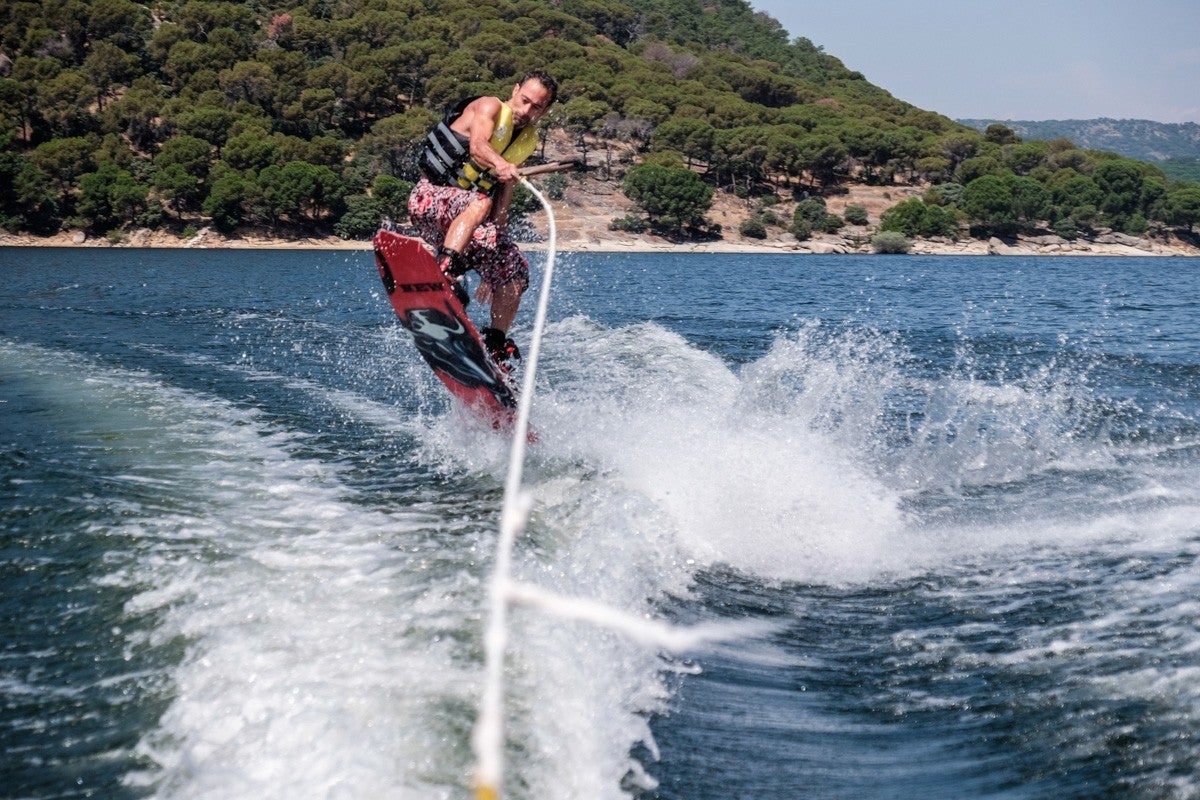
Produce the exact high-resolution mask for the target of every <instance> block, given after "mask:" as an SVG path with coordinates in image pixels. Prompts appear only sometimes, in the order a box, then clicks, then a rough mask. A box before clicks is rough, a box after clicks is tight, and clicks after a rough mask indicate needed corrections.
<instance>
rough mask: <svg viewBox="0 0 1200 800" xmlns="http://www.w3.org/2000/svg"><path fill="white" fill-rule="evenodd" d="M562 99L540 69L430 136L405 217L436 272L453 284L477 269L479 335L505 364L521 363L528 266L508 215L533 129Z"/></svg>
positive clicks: (452, 116)
mask: <svg viewBox="0 0 1200 800" xmlns="http://www.w3.org/2000/svg"><path fill="white" fill-rule="evenodd" d="M557 93H558V84H557V82H556V81H555V80H554V79H553V78H551V77H550V76H549V75H547V74H546V73H545V72H542V71H540V70H539V71H534V72H530V73H528V74H526V75H525V76H524V77H522V78H521V80H520V81H519V82H518V83H517V84H516V85H515V86H513V90H512V96H511V97H509V98H508V99H507V100H501V99H500V98H498V97H477V98H473V99H471V100H468V101H464V102H462V103H460V104H459V105H458V107H456V108H455V109H454V110H453V111H451V112H450V113H449V114H447V116H446V119H445V120H444V121H443V122H441V123H439V124H438V125H437V126H435V127H434V129H433V130H431V131H430V132H429V135H428V137H427V139H426V144H425V147H424V149H423V151H422V153H421V164H420V166H421V170H422V172H423V173H424V175H425V177H423V178H421V180H420V181H419V182H418V183H417V185H416V187H414V188H413V191H412V194H411V195H409V199H408V213H409V216H410V218H411V220H412V222H413V225H414V226H415V227H416V229H417V231H418V233H419V234H420V236H421V238H422V239H424V240H425V241H426V242H427V243H428V244H430V245H431V246H433V247H435V248H438V251H437V259H438V266H439V267H441V269H442V271H443V272H445V273H446V274H447V275H448V276H450V279H451V280H452V281H454V285H455V287H456V290H455V293H456V294H457V295H458V297H459V299H460V300H461V301H462V303H463V305H464V306H465V305H466V304H467V302H468V298H467V295H466V290H465V289H463V288H462V285H461V283H460V282H459V279H461V277H462V276H463V275H464V274H465V273H466V272H467V270H470V269H474V270H475V271H477V272H478V273H479V275H480V278H481V282H480V285H479V290H478V292H477V293H476V298H477V299H478V300H479V301H480V302H481V303H489V302H490V304H491V326H490V327H487V328H484V329H483V330H481V331H480V333H481V334H482V336H483V340H484V344H485V345H486V346H487V348H488V352H489V353H490V354H491V356H492V358H493V359H494V360H495V361H496V362H497V363H501V364H503V363H504V362H507V361H509V360H510V359H517V358H520V357H521V354H520V351H519V350H518V349H517V346H516V344H514V343H513V340H512V339H510V338H509V337H508V328H509V326H510V325H511V324H512V321H513V318H514V317H515V316H516V314H517V309H518V308H519V306H520V303H521V296H522V295H523V294H524V292H525V289H526V287H528V285H529V263H528V262H527V261H526V260H525V257H524V256H523V255H522V254H521V251H520V249H518V248H517V246H516V244H515V243H514V242H513V241H512V239H510V238H509V236H508V230H507V228H508V212H509V206H510V204H511V203H512V193H513V189H514V188H515V187H516V184H517V181H518V180H519V179H520V172H519V169H518V167H519V165H520V164H521V163H522V162H523V161H524V160H525V159H526V158H528V157H529V156H530V155H532V154H533V152H534V150H535V149H536V148H537V131H536V125H537V122H538V120H539V119H541V118H542V115H544V114H545V113H546V111H547V110H549V108H550V105H551V104H552V103H553V102H554V99H555V96H556V95H557Z"/></svg>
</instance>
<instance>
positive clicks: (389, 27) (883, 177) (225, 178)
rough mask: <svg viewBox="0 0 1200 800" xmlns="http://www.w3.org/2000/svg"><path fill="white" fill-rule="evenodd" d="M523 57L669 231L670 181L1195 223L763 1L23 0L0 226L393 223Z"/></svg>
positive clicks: (343, 226) (347, 231)
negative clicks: (973, 123) (909, 88)
mask: <svg viewBox="0 0 1200 800" xmlns="http://www.w3.org/2000/svg"><path fill="white" fill-rule="evenodd" d="M532 68H540V69H546V70H548V71H549V72H550V73H551V74H553V75H555V76H556V77H557V78H558V79H559V81H560V96H559V102H558V103H557V104H556V105H555V107H554V108H553V109H552V111H551V113H550V114H549V115H548V117H547V120H546V124H548V125H549V126H552V127H556V128H559V129H561V130H562V131H564V132H566V133H567V134H569V135H570V136H571V137H572V140H573V141H574V142H575V144H576V146H577V147H578V148H579V150H580V152H581V153H584V154H589V153H595V152H601V151H602V152H603V154H604V159H605V162H606V164H607V168H606V170H605V171H604V173H603V179H606V180H616V181H623V184H622V185H624V186H626V187H627V191H628V192H633V193H634V194H638V195H639V197H640V200H638V202H639V203H641V204H642V207H643V209H644V210H645V211H646V213H647V214H648V215H650V216H651V217H652V219H653V221H654V223H655V225H657V226H659V227H661V226H663V225H666V224H668V223H670V222H672V221H677V222H678V224H680V225H684V226H687V225H694V224H696V222H697V218H696V217H695V215H694V214H693V213H692V208H691V205H692V201H688V202H687V203H684V206H683V207H680V208H670V209H667V210H665V211H664V210H653V211H652V210H651V206H654V207H655V208H656V209H657V205H656V204H657V203H659V202H666V203H668V205H669V204H670V202H675V200H670V201H668V198H666V197H662V198H655V197H654V196H653V195H654V193H655V192H665V193H666V194H671V193H672V192H674V191H676V190H679V191H683V190H684V189H685V188H686V193H688V195H689V197H692V198H693V200H695V199H699V198H700V197H701V196H702V195H703V194H704V192H703V191H701V190H700V187H703V188H704V189H706V190H708V198H707V199H706V200H705V203H707V202H708V201H709V200H711V195H712V192H713V191H731V192H737V193H739V194H744V195H749V194H754V193H757V192H761V191H764V190H766V189H775V188H783V189H786V188H788V187H791V188H795V189H797V190H799V191H805V192H809V193H818V194H819V193H823V192H826V191H829V190H831V189H833V188H835V187H836V186H838V185H839V184H841V183H844V182H846V181H848V180H861V181H867V182H870V183H877V184H890V183H894V182H909V183H914V182H927V183H935V184H943V185H948V184H957V185H959V186H960V187H961V189H962V191H961V192H960V193H958V194H956V195H955V196H954V197H953V199H952V200H950V201H946V200H945V199H944V198H943V200H942V201H941V202H939V203H934V204H933V205H935V206H936V207H938V208H943V207H944V208H945V210H946V213H941V212H929V213H927V214H924V215H915V214H913V213H909V214H908V216H907V217H904V219H906V220H908V223H906V224H910V223H911V224H917V223H913V222H912V221H913V220H914V219H917V218H918V217H921V218H922V219H924V218H925V217H929V219H928V220H926V222H925V223H924V224H925V226H926V228H930V227H931V226H932V228H933V229H939V230H940V229H942V228H944V227H945V225H946V218H947V214H950V215H951V216H956V218H959V217H961V218H962V219H964V220H965V221H966V222H967V223H968V224H970V225H973V226H975V227H976V228H979V229H988V230H1011V229H1019V228H1021V227H1025V226H1030V225H1033V224H1036V223H1038V222H1039V221H1044V222H1048V223H1051V224H1058V223H1063V224H1066V223H1067V222H1070V224H1072V225H1075V226H1080V227H1088V226H1096V225H1107V226H1111V227H1115V228H1119V229H1124V230H1131V231H1133V230H1137V229H1139V228H1142V229H1144V227H1145V226H1146V225H1147V224H1149V223H1150V222H1158V223H1161V224H1174V225H1179V226H1181V227H1189V228H1190V227H1191V226H1192V225H1194V223H1195V219H1194V218H1193V211H1192V210H1191V209H1192V208H1193V205H1194V201H1193V199H1192V198H1193V194H1192V193H1191V192H1190V191H1187V190H1186V187H1188V186H1192V185H1194V184H1188V183H1186V182H1180V181H1176V180H1172V179H1170V178H1168V177H1167V176H1166V175H1164V174H1163V173H1162V172H1161V171H1160V170H1159V169H1157V168H1155V167H1152V166H1150V165H1148V164H1144V163H1142V162H1138V161H1134V160H1132V159H1125V158H1121V157H1119V156H1115V155H1114V154H1111V153H1103V152H1098V151H1093V150H1086V149H1080V148H1076V147H1075V146H1074V145H1073V144H1071V143H1070V142H1069V141H1066V140H1056V141H1052V142H1038V141H1034V142H1024V141H1022V140H1021V139H1020V138H1019V137H1018V136H1017V135H1016V134H1015V133H1013V131H1012V130H1010V129H1008V128H1006V127H1005V126H1003V125H993V126H991V127H989V128H988V130H987V131H986V132H985V133H980V132H978V131H976V130H973V129H971V128H968V127H965V126H962V125H958V124H956V123H954V122H953V121H951V120H950V119H948V118H946V117H944V116H941V115H939V114H936V113H933V112H930V111H925V110H922V109H919V108H916V107H914V106H912V105H910V104H908V103H905V102H902V101H900V100H898V99H896V98H894V97H892V96H891V95H890V94H888V93H887V92H886V91H884V90H883V89H880V88H879V87H877V86H874V85H872V84H871V83H869V82H868V81H866V80H865V79H864V78H863V76H862V75H861V74H859V73H857V72H854V71H852V70H849V69H847V68H846V67H845V66H844V65H843V64H842V63H841V62H840V61H839V60H838V59H837V58H835V57H833V56H832V55H829V54H826V53H824V52H823V51H822V50H821V48H819V47H817V46H815V45H814V44H813V43H812V42H810V41H809V40H808V39H805V38H797V39H794V40H789V37H788V34H787V32H786V31H785V30H784V29H783V27H782V26H781V25H780V24H779V23H778V22H777V21H776V20H774V19H772V18H771V17H770V16H768V15H765V14H762V13H758V12H755V11H754V10H753V9H752V8H751V7H750V5H749V4H748V3H747V2H746V0H706V2H704V3H698V2H695V0H561V1H560V2H556V3H554V4H547V3H544V2H541V1H540V0H484V2H480V0H470V2H468V0H439V2H437V3H429V2H425V1H424V0H342V1H341V2H338V3H327V2H315V1H309V0H305V1H304V2H297V0H256V2H254V3H240V2H227V1H226V0H166V2H162V3H156V4H154V5H153V6H147V5H142V4H140V3H137V2H134V1H133V0H92V2H83V0H23V2H14V3H6V4H3V5H0V181H2V183H3V186H4V189H5V191H3V192H0V226H2V227H4V228H7V229H10V230H29V231H35V232H39V233H48V232H53V231H54V230H58V229H60V228H65V227H83V228H87V229H90V230H93V231H97V232H106V231H108V230H113V229H121V228H126V227H130V226H134V225H182V224H183V222H184V220H191V221H204V222H205V223H211V224H215V225H217V226H219V227H222V228H224V229H228V230H232V229H236V228H237V227H238V226H241V225H280V224H289V225H295V226H298V227H300V228H303V229H310V230H324V231H337V232H338V233H340V234H342V235H354V236H361V235H364V232H368V233H369V230H368V229H369V228H370V221H369V218H370V217H371V216H372V215H374V214H388V215H391V216H395V215H398V214H400V213H402V211H403V199H402V198H400V199H398V198H397V197H396V195H395V192H396V189H397V187H404V186H409V185H411V183H412V182H413V181H415V180H416V179H417V178H418V175H417V173H416V171H415V165H414V159H413V153H414V148H415V147H416V146H418V144H419V142H420V140H421V139H422V137H423V136H424V133H425V131H426V129H427V128H428V126H429V125H430V124H431V123H432V122H433V121H434V120H436V119H438V118H439V117H440V116H441V114H442V112H443V109H444V108H445V107H446V106H447V105H448V104H449V103H451V102H453V101H455V100H457V99H460V98H462V97H464V96H470V95H477V94H482V93H491V94H501V95H503V94H506V92H507V90H508V88H509V87H510V86H511V85H512V83H513V82H514V81H515V80H517V79H519V77H520V76H521V75H522V74H523V73H524V72H526V71H527V70H529V69H532ZM672 159H674V160H675V161H672ZM676 161H677V163H678V166H677V167H676V166H672V167H666V166H664V165H665V164H668V163H671V164H674V163H676ZM638 164H657V165H659V167H661V169H638V168H637V165H638ZM663 169H666V170H669V172H668V173H663V172H662V170H663ZM677 170H683V171H686V172H688V173H690V174H691V175H692V176H693V177H691V178H685V177H684V176H683V175H682V173H680V172H678V171H677ZM631 175H632V176H633V177H632V178H630V176H631ZM381 177H382V178H386V179H388V180H387V181H384V182H383V183H382V184H381V183H380V182H379V178H381ZM647 185H650V186H653V187H658V188H657V189H647V188H646V187H647ZM634 194H631V195H630V197H631V198H633V197H634ZM634 199H638V198H634ZM1005 204H1007V205H1005ZM1002 206H1003V207H1002ZM901 216H902V215H901V214H900V213H899V212H897V215H895V218H896V219H900V218H901ZM935 218H936V219H935ZM930 220H932V221H930ZM897 224H899V223H897ZM918 227H920V225H918Z"/></svg>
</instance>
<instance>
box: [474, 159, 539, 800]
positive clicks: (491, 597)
mask: <svg viewBox="0 0 1200 800" xmlns="http://www.w3.org/2000/svg"><path fill="white" fill-rule="evenodd" d="M521 184H522V185H523V186H524V187H525V188H526V189H528V190H529V191H530V192H532V193H533V196H534V197H536V198H537V199H538V202H540V203H541V204H542V207H543V208H544V209H546V216H547V218H549V220H550V242H549V247H548V248H547V249H546V268H545V272H544V273H543V275H542V292H541V296H540V297H538V304H537V312H536V314H535V315H534V319H533V334H532V336H530V346H529V354H528V356H527V357H526V361H525V376H524V378H523V380H522V382H521V393H520V396H519V398H518V400H517V422H516V426H515V428H514V429H513V440H512V441H513V443H512V452H511V454H510V456H509V462H508V479H507V481H506V482H505V484H504V505H503V506H502V507H501V509H500V539H499V541H498V542H497V543H496V563H495V566H494V568H493V570H494V571H493V573H492V582H491V586H490V587H489V589H488V620H487V628H486V629H485V631H484V636H483V653H484V684H483V697H482V699H481V700H480V705H479V718H478V719H477V720H476V721H475V732H474V734H473V735H472V737H471V744H472V746H473V747H474V749H475V759H476V775H475V797H476V798H477V800H496V799H497V798H499V797H500V784H501V781H502V779H503V776H504V756H503V753H504V651H505V650H506V649H507V646H508V600H509V593H510V583H511V581H512V575H511V573H512V551H513V544H514V543H515V542H516V540H517V537H518V536H519V535H521V534H522V533H523V532H524V531H525V523H526V521H527V520H528V518H529V508H530V505H531V500H530V497H529V494H528V493H527V492H525V491H523V490H522V488H521V478H522V473H523V472H524V469H525V446H526V444H527V442H528V440H529V410H530V408H531V407H532V405H533V387H534V380H535V378H536V376H537V365H538V356H539V355H540V354H541V349H542V333H543V332H544V330H545V328H546V309H547V307H548V306H549V305H550V283H551V281H552V280H553V279H554V256H555V253H556V250H557V249H558V226H557V224H556V222H555V220H554V211H553V209H551V208H550V204H549V203H548V202H546V198H545V197H543V196H542V193H541V192H539V191H538V190H537V189H535V188H533V184H531V183H530V182H529V181H528V180H526V179H525V178H521Z"/></svg>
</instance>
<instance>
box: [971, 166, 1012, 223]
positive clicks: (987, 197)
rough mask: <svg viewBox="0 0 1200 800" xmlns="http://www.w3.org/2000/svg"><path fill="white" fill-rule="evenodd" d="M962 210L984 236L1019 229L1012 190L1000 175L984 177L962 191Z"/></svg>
mask: <svg viewBox="0 0 1200 800" xmlns="http://www.w3.org/2000/svg"><path fill="white" fill-rule="evenodd" d="M963 211H964V212H966V214H967V217H968V219H969V220H970V221H971V223H972V225H974V226H975V227H976V228H978V229H979V230H980V231H981V232H982V233H984V234H1000V235H1006V234H1012V233H1014V232H1015V231H1016V228H1017V217H1016V214H1015V213H1014V211H1013V197H1012V191H1011V190H1010V188H1009V185H1008V182H1007V181H1005V180H1004V179H1003V178H1001V177H1000V176H998V175H984V176H982V177H979V178H976V179H975V180H973V181H971V182H970V183H968V184H967V185H966V186H965V187H964V188H963Z"/></svg>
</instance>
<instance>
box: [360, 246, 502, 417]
mask: <svg viewBox="0 0 1200 800" xmlns="http://www.w3.org/2000/svg"><path fill="white" fill-rule="evenodd" d="M372 244H373V245H374V247H375V264H376V266H377V267H378V268H379V277H380V278H381V279H382V280H383V288H384V291H385V292H387V296H388V301H389V302H391V304H392V308H393V309H394V310H395V312H396V316H397V317H399V318H400V324H401V325H403V326H404V327H405V328H406V329H407V330H408V332H409V333H411V334H412V337H413V342H414V343H415V344H416V346H417V350H418V351H419V352H420V353H421V355H422V357H424V359H425V361H426V362H427V363H428V364H429V366H430V367H431V368H432V369H433V372H434V374H435V375H437V376H438V378H439V379H440V380H441V381H442V383H443V384H445V386H446V388H447V389H449V390H450V393H451V394H452V395H454V397H455V398H457V399H458V400H459V401H461V402H462V404H463V405H464V406H466V407H467V408H468V409H469V410H470V411H471V412H472V413H473V414H475V415H476V416H478V417H480V418H481V419H483V420H484V421H485V422H488V423H490V424H491V425H492V427H494V428H498V429H505V430H507V429H510V428H511V427H512V426H513V423H514V421H515V419H516V412H517V395H516V392H515V390H514V388H513V386H512V384H511V383H510V380H509V376H508V374H507V373H506V372H505V371H504V370H503V369H501V368H500V367H499V366H497V364H496V363H495V362H494V361H493V360H492V359H491V357H490V356H488V353H487V349H486V348H485V347H484V346H483V338H482V337H481V336H480V334H479V330H478V329H477V328H476V327H475V325H474V323H472V322H471V318H470V317H468V316H467V312H466V310H465V309H464V308H463V306H462V303H461V302H459V300H458V298H457V297H455V296H454V291H453V290H452V289H451V286H450V280H449V279H448V278H447V277H446V276H445V275H444V274H442V271H441V269H439V268H438V265H437V261H436V260H435V259H434V257H433V254H432V253H430V252H429V249H428V248H427V247H426V246H425V243H424V242H422V241H421V240H420V239H414V238H412V237H410V236H404V235H402V234H399V233H396V232H394V231H384V230H381V231H379V232H378V233H376V234H375V238H374V240H372Z"/></svg>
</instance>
